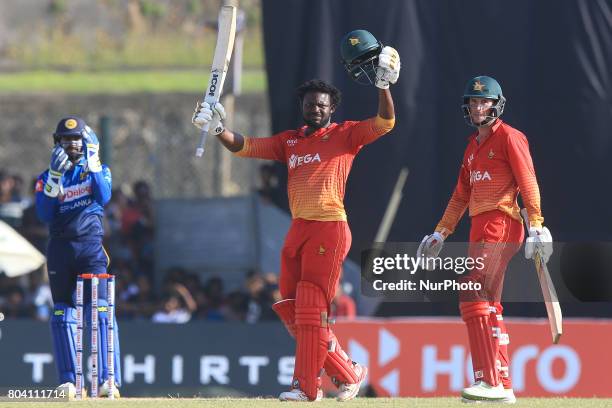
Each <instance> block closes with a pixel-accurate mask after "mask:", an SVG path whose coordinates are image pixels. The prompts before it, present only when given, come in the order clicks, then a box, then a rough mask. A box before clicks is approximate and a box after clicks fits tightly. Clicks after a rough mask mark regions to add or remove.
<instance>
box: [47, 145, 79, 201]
mask: <svg viewBox="0 0 612 408" xmlns="http://www.w3.org/2000/svg"><path fill="white" fill-rule="evenodd" d="M71 168H72V162H71V161H70V157H68V154H67V153H66V152H65V151H64V148H63V147H62V146H60V145H56V146H55V147H54V148H53V150H51V162H50V164H49V175H48V176H47V184H45V187H44V189H43V191H44V193H45V195H46V196H48V197H52V198H55V197H57V196H58V194H59V193H60V192H61V190H62V176H63V175H64V173H65V172H67V171H68V170H70V169H71Z"/></svg>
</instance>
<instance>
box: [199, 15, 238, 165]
mask: <svg viewBox="0 0 612 408" xmlns="http://www.w3.org/2000/svg"><path fill="white" fill-rule="evenodd" d="M218 26H219V28H218V32H217V45H216V46H215V55H214V57H213V61H212V67H211V69H210V79H209V81H208V87H207V88H206V93H205V94H204V102H207V103H208V104H210V105H211V106H212V105H214V104H215V103H217V102H219V98H220V97H221V90H222V89H223V82H225V76H226V75H227V69H228V67H229V63H230V58H231V56H232V50H233V48H234V37H235V36H236V7H234V6H223V7H221V11H220V12H219V25H218ZM208 128H209V125H208V124H207V125H206V126H204V128H203V129H202V133H201V134H200V144H199V145H198V147H197V149H196V156H197V157H202V156H203V155H204V145H205V144H206V137H207V136H208Z"/></svg>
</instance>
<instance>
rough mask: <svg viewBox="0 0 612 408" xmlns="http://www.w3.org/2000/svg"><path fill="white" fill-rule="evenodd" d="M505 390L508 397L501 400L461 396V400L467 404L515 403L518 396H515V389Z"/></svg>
mask: <svg viewBox="0 0 612 408" xmlns="http://www.w3.org/2000/svg"><path fill="white" fill-rule="evenodd" d="M504 392H505V393H506V398H504V399H503V400H501V401H478V400H469V399H465V398H461V402H464V403H466V404H480V403H481V402H484V403H493V404H495V403H503V404H515V403H516V397H515V396H514V391H513V390H512V388H504Z"/></svg>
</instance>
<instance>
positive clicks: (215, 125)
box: [191, 102, 225, 135]
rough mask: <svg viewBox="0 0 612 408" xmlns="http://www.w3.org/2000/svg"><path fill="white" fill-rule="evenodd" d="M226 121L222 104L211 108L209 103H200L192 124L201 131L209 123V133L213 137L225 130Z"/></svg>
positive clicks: (216, 104)
mask: <svg viewBox="0 0 612 408" xmlns="http://www.w3.org/2000/svg"><path fill="white" fill-rule="evenodd" d="M224 120H225V108H224V107H223V105H221V103H219V102H217V103H215V104H214V105H213V106H210V104H209V103H208V102H201V103H200V102H198V103H197V105H196V108H195V111H194V113H193V117H192V118H191V123H193V125H194V126H195V127H197V128H198V129H200V130H202V129H203V128H204V126H206V124H207V123H208V124H209V127H208V132H209V133H210V134H212V135H218V134H220V133H223V130H225V127H224V126H223V121H224Z"/></svg>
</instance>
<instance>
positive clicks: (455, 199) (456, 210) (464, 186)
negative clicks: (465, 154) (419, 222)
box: [417, 164, 470, 270]
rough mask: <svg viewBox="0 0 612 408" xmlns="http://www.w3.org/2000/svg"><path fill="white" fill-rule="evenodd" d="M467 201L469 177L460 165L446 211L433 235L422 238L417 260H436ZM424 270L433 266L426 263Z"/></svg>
mask: <svg viewBox="0 0 612 408" xmlns="http://www.w3.org/2000/svg"><path fill="white" fill-rule="evenodd" d="M469 201H470V176H469V173H468V171H467V169H466V168H465V166H464V165H463V164H462V165H461V170H459V179H458V180H457V185H456V186H455V190H454V191H453V195H452V196H451V199H450V201H449V202H448V205H447V206H446V211H444V215H443V216H442V219H441V220H440V222H439V223H438V225H437V226H436V229H435V231H434V233H433V234H430V235H425V236H424V237H423V240H422V241H421V244H420V245H419V248H418V249H417V258H421V257H423V258H436V257H437V256H438V255H439V254H440V251H441V250H442V247H443V246H444V240H445V239H446V238H447V237H448V236H449V235H450V234H452V233H453V232H454V231H455V227H456V226H457V224H458V223H459V220H460V219H461V217H462V216H463V214H464V213H465V210H466V209H467V207H468V205H469ZM424 268H425V269H428V270H431V269H432V268H433V264H431V263H428V262H426V263H425V266H424Z"/></svg>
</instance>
